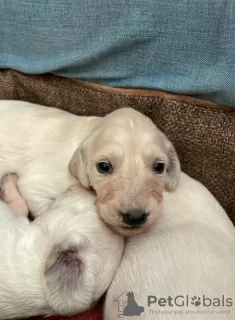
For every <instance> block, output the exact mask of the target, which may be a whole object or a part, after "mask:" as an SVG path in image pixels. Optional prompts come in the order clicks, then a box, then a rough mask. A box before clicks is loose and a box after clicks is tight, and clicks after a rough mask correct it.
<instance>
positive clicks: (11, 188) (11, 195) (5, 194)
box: [0, 174, 29, 216]
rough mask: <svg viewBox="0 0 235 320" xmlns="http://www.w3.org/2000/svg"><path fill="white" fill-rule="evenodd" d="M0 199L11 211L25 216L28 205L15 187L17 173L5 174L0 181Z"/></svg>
mask: <svg viewBox="0 0 235 320" xmlns="http://www.w3.org/2000/svg"><path fill="white" fill-rule="evenodd" d="M0 199H1V200H2V201H3V202H5V203H6V204H7V205H8V207H9V209H10V210H11V212H12V213H13V214H15V215H19V216H27V215H28V212H29V208H28V205H27V203H26V201H25V200H24V198H23V197H22V196H21V194H20V192H19V190H18V188H17V175H16V174H7V175H5V176H4V177H3V178H2V180H1V183H0Z"/></svg>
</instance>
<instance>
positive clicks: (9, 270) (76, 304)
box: [0, 179, 123, 320]
mask: <svg viewBox="0 0 235 320" xmlns="http://www.w3.org/2000/svg"><path fill="white" fill-rule="evenodd" d="M7 181H8V187H9V188H10V186H9V185H11V186H12V185H13V183H14V181H13V180H10V181H9V179H8V180H7ZM12 188H13V189H12V190H14V186H13V187H12ZM14 194H15V191H14V192H12V193H11V195H9V194H8V195H6V196H7V197H8V200H9V201H10V197H11V196H14ZM0 221H1V223H0V319H4V320H6V319H13V318H18V319H19V318H20V319H21V318H26V317H30V316H34V315H53V314H59V315H72V314H75V313H79V312H83V311H85V310H87V309H89V308H90V307H91V306H92V305H93V304H94V303H96V302H97V301H98V299H99V298H100V297H101V296H102V295H103V294H104V292H105V291H106V289H107V288H108V286H109V285H110V283H111V280H112V278H113V276H114V273H115V271H116V269H117V267H118V265H119V263H120V259H121V255H122V251H123V238H122V237H121V236H119V235H117V234H116V233H114V232H112V231H111V229H110V228H108V227H106V226H105V224H104V223H103V222H102V221H101V220H100V218H99V217H98V215H97V214H96V206H95V197H94V196H93V195H92V194H91V193H90V192H88V191H86V190H84V189H82V188H79V187H78V186H75V187H74V188H73V189H71V190H69V191H68V192H67V193H65V194H64V195H61V196H60V197H58V198H57V200H56V201H54V202H52V203H51V205H50V208H48V209H47V210H46V211H45V212H43V213H42V214H41V216H40V217H39V218H37V219H36V220H35V221H34V222H32V223H29V221H28V219H27V218H26V217H23V216H20V217H19V216H14V215H13V214H12V213H11V212H10V210H9V209H8V207H7V206H6V204H4V203H3V202H0Z"/></svg>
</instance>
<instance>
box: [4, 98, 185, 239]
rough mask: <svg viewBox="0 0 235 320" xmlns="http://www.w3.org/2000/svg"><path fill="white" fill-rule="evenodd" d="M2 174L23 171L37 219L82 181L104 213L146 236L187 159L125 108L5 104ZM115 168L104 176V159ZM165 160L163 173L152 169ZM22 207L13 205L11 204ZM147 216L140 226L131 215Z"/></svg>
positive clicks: (21, 179)
mask: <svg viewBox="0 0 235 320" xmlns="http://www.w3.org/2000/svg"><path fill="white" fill-rule="evenodd" d="M0 114H1V116H0V136H1V141H0V149H1V153H0V179H1V178H2V177H3V176H4V175H5V174H7V173H15V174H17V176H18V187H19V191H20V193H21V195H22V196H23V198H24V199H25V201H26V202H27V204H28V207H29V210H30V212H31V213H32V214H33V216H38V215H39V214H40V212H42V211H43V210H45V209H46V208H47V207H48V205H49V204H50V203H51V201H52V200H54V199H55V198H56V197H57V196H58V195H59V194H61V193H63V192H64V191H65V190H66V189H67V188H68V187H70V186H71V185H73V184H74V183H76V181H77V180H79V181H80V182H81V183H82V184H83V186H84V187H86V188H90V187H92V188H93V189H94V190H95V191H96V194H97V210H98V213H99V214H100V216H101V218H102V219H103V220H104V221H105V222H106V223H107V224H109V225H110V226H111V227H112V228H114V229H115V230H116V232H119V233H121V234H124V235H127V236H128V235H133V234H137V233H142V232H143V231H145V230H146V229H147V228H149V227H150V226H151V225H152V224H154V223H155V221H156V220H157V219H158V216H159V214H160V212H161V202H162V193H163V191H164V189H166V190H168V191H169V190H170V191H173V190H174V189H175V188H176V187H177V185H178V181H179V176H180V164H179V160H178V157H177V154H176V152H175V150H174V147H173V145H172V143H171V142H170V141H169V140H168V139H167V138H166V137H165V135H164V134H163V133H162V132H161V131H160V130H159V129H158V128H157V127H156V126H155V125H154V123H153V122H152V121H151V120H150V119H149V118H148V117H146V116H144V115H143V114H141V113H139V112H137V111H136V110H134V109H131V108H120V109H118V110H116V111H114V112H112V113H111V114H108V115H107V116H106V117H103V118H99V117H79V116H75V115H72V114H70V113H68V112H65V111H62V110H58V109H55V108H47V107H43V106H40V105H35V104H31V103H27V102H23V101H6V100H1V101H0ZM101 161H106V162H108V163H110V165H111V166H112V172H111V173H110V174H109V173H108V174H102V173H100V171H99V169H98V168H97V164H98V163H99V162H101ZM156 162H161V163H164V165H165V167H164V170H163V171H162V172H156V171H154V170H153V165H154V164H155V163H156ZM14 206H16V205H15V204H14V203H13V204H12V208H14ZM133 212H134V214H135V212H142V213H144V220H143V221H142V222H141V224H140V225H138V226H136V225H135V226H133V225H132V224H131V222H130V223H128V222H126V217H128V216H129V215H130V213H133Z"/></svg>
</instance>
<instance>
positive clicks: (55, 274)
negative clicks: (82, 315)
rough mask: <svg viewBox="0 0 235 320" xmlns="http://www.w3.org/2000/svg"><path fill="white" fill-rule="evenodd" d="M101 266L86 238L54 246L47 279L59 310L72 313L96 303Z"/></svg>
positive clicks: (52, 302)
mask: <svg viewBox="0 0 235 320" xmlns="http://www.w3.org/2000/svg"><path fill="white" fill-rule="evenodd" d="M70 238H71V237H70ZM98 269H99V261H98V259H97V256H96V255H95V253H94V250H93V248H92V247H91V245H90V243H89V241H88V240H87V239H86V238H84V237H81V239H80V241H79V243H78V241H77V240H76V242H75V241H68V240H65V241H62V242H59V243H58V244H56V245H53V246H52V249H51V250H50V253H49V255H48V258H47V260H46V263H45V268H44V280H45V287H46V290H45V291H46V298H47V301H48V304H49V306H50V307H51V308H52V309H53V311H54V312H55V314H59V315H72V314H75V313H79V312H83V311H85V310H88V309H89V308H90V307H91V306H92V304H93V303H94V301H93V295H94V291H95V288H96V275H97V272H98Z"/></svg>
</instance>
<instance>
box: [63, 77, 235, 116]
mask: <svg viewBox="0 0 235 320" xmlns="http://www.w3.org/2000/svg"><path fill="white" fill-rule="evenodd" d="M69 79H70V80H72V81H74V82H77V83H80V84H82V85H84V86H86V87H88V88H91V89H93V90H96V91H100V92H102V91H103V92H107V93H117V94H122V95H129V96H142V97H143V96H144V97H149V96H151V97H159V98H162V99H164V100H166V99H167V100H176V101H185V102H186V103H188V104H197V105H198V104H201V105H203V106H206V107H210V108H219V109H224V110H226V111H232V112H235V108H233V107H228V106H223V105H219V104H216V103H214V102H211V101H207V100H202V99H199V98H194V97H191V96H185V95H181V94H173V93H168V92H163V91H158V90H152V89H138V88H136V89H133V88H114V87H109V86H104V85H100V84H97V83H94V82H89V81H84V80H80V79H74V78H69Z"/></svg>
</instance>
